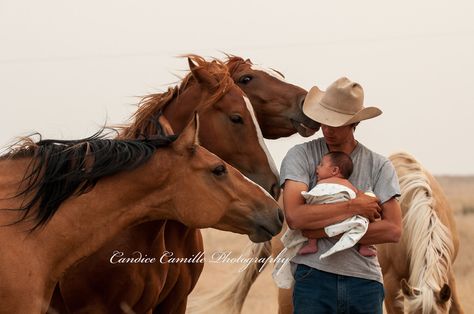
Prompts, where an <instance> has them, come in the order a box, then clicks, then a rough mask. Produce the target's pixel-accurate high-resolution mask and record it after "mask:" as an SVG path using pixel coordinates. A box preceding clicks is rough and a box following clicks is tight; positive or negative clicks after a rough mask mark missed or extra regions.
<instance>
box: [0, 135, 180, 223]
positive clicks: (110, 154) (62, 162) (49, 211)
mask: <svg viewBox="0 0 474 314" xmlns="http://www.w3.org/2000/svg"><path fill="white" fill-rule="evenodd" d="M159 130H160V131H161V128H159ZM103 131H104V129H102V130H101V131H99V132H98V133H96V134H94V135H93V136H91V137H88V138H85V139H80V140H69V141H68V140H52V139H47V140H41V135H40V134H38V133H37V134H36V135H39V136H40V140H39V141H37V142H35V141H34V140H33V139H32V137H31V136H29V137H27V138H24V139H23V140H21V141H20V142H18V143H17V145H16V146H17V147H16V148H14V149H11V150H10V152H8V153H7V154H5V155H3V156H1V157H0V159H6V158H9V159H18V158H22V157H30V158H31V162H30V164H29V166H28V168H27V171H26V173H25V176H24V178H23V180H22V182H21V186H23V188H22V190H21V191H20V192H19V193H18V194H17V195H16V196H15V197H27V200H28V201H25V202H23V203H22V205H21V207H20V208H18V210H20V211H24V214H23V215H22V217H21V218H20V219H19V220H18V221H17V222H20V221H22V220H24V219H25V218H26V217H27V216H28V213H29V212H30V211H31V210H33V208H35V207H38V210H37V212H36V215H35V216H34V218H33V219H34V221H35V225H34V227H33V228H32V230H35V229H36V228H38V227H40V226H43V225H45V224H46V223H47V222H48V221H49V220H50V219H51V217H52V216H53V215H54V214H55V213H56V211H57V210H58V208H59V206H60V205H61V204H62V202H64V201H65V200H66V199H68V198H69V197H71V196H73V195H80V194H83V193H85V192H87V191H89V190H90V189H92V188H93V187H94V186H95V184H96V183H97V181H98V180H99V179H101V178H103V177H105V176H110V175H113V174H116V173H118V172H120V171H124V170H132V169H134V168H136V167H138V166H140V165H142V164H144V163H145V162H146V161H148V160H149V159H150V157H151V156H152V155H153V153H154V152H155V150H156V149H158V148H160V147H167V146H169V145H170V144H171V143H172V142H173V141H174V140H175V139H176V136H164V135H162V132H160V135H156V136H154V137H152V138H147V139H138V140H128V139H123V140H122V139H117V140H116V139H107V138H105V136H106V134H104V132H103ZM30 193H31V194H30ZM30 195H32V196H31V197H30Z"/></svg>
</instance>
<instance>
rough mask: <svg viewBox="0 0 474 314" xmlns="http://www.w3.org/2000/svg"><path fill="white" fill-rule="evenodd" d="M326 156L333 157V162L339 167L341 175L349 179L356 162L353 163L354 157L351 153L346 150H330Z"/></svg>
mask: <svg viewBox="0 0 474 314" xmlns="http://www.w3.org/2000/svg"><path fill="white" fill-rule="evenodd" d="M325 156H328V157H329V159H331V163H332V165H333V166H336V167H338V168H339V171H340V172H341V175H342V176H343V177H344V179H349V177H350V176H351V174H352V170H353V169H354V164H353V163H352V159H351V157H350V156H349V155H347V154H346V153H344V152H329V153H327V154H326V155H325Z"/></svg>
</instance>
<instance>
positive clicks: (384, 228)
mask: <svg viewBox="0 0 474 314" xmlns="http://www.w3.org/2000/svg"><path fill="white" fill-rule="evenodd" d="M400 236H401V230H400V228H399V227H398V226H396V225H395V224H393V223H391V222H389V221H387V220H379V221H375V222H373V223H370V224H369V228H368V229H367V232H366V233H365V235H364V236H363V237H362V239H360V241H359V243H360V244H369V245H370V244H381V243H395V242H398V241H399V240H400Z"/></svg>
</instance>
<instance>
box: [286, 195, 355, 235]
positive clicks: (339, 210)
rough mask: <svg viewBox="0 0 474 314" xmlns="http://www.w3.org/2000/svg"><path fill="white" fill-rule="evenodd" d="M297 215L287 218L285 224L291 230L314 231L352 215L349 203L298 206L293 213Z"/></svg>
mask: <svg viewBox="0 0 474 314" xmlns="http://www.w3.org/2000/svg"><path fill="white" fill-rule="evenodd" d="M295 213H297V215H294V217H292V216H290V217H289V216H288V215H287V222H288V226H289V227H290V228H291V229H300V230H316V229H321V228H324V227H326V226H329V225H332V224H335V223H337V222H340V221H343V220H344V219H347V218H349V217H351V216H353V215H354V213H353V211H352V210H351V209H350V202H340V203H334V204H320V205H310V204H304V205H300V206H299V207H298V208H297V210H296V211H295Z"/></svg>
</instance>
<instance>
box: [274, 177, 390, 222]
mask: <svg viewBox="0 0 474 314" xmlns="http://www.w3.org/2000/svg"><path fill="white" fill-rule="evenodd" d="M302 191H308V186H307V185H306V184H304V183H302V182H297V181H293V180H286V181H285V186H284V189H283V204H284V209H285V217H286V221H287V223H288V226H289V227H290V228H291V229H300V230H303V229H311V230H315V229H321V228H324V227H326V226H329V225H332V224H334V223H336V222H340V221H343V220H344V219H347V218H349V217H352V216H354V215H361V216H364V217H366V218H367V219H369V220H370V221H374V220H375V219H376V218H378V217H380V215H379V212H380V211H381V208H380V206H379V205H378V203H377V199H376V198H373V197H370V196H367V195H364V194H363V193H359V194H357V198H355V199H353V200H351V201H348V202H339V203H334V204H320V205H310V204H305V200H304V198H303V196H302V195H301V192H302Z"/></svg>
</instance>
